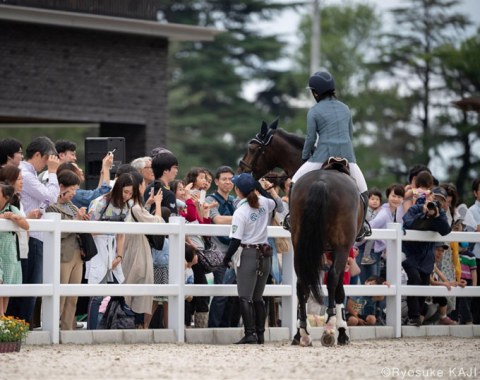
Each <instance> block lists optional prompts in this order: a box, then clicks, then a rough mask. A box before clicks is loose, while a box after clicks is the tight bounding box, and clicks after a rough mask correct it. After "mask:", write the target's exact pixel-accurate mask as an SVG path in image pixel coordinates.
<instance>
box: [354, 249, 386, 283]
mask: <svg viewBox="0 0 480 380" xmlns="http://www.w3.org/2000/svg"><path fill="white" fill-rule="evenodd" d="M381 255H382V252H374V251H371V253H370V256H371V257H372V259H373V260H375V263H374V264H371V265H360V268H361V272H360V281H361V283H362V284H365V281H366V280H367V278H369V277H371V276H380V256H381ZM359 256H360V255H359Z"/></svg>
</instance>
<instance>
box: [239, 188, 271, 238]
mask: <svg viewBox="0 0 480 380" xmlns="http://www.w3.org/2000/svg"><path fill="white" fill-rule="evenodd" d="M258 199H259V204H260V207H259V208H258V209H257V208H252V207H250V205H249V204H248V202H247V200H246V199H242V200H241V201H240V202H239V203H238V206H237V209H236V210H235V213H234V214H233V217H232V227H231V228H230V238H235V239H238V240H240V241H241V242H242V244H263V243H266V242H267V239H268V232H267V226H268V223H269V221H270V213H271V212H272V211H273V210H274V209H275V206H276V204H275V201H274V200H273V199H268V198H265V197H263V196H259V197H258Z"/></svg>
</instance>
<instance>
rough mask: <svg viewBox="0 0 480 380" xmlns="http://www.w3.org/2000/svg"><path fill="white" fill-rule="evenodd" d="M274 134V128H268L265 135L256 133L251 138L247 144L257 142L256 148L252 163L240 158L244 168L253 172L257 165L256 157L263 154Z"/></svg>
mask: <svg viewBox="0 0 480 380" xmlns="http://www.w3.org/2000/svg"><path fill="white" fill-rule="evenodd" d="M274 134H275V130H270V131H269V132H268V133H267V134H266V135H263V136H262V134H260V133H257V134H256V135H255V137H254V138H253V139H251V140H250V141H249V142H248V144H249V145H250V144H251V143H256V144H258V147H257V149H256V150H255V153H254V155H253V158H252V163H251V164H248V163H246V162H245V161H244V160H243V159H241V160H240V165H241V166H244V167H245V168H247V169H249V170H250V173H255V167H256V165H257V161H258V158H259V157H260V156H261V155H264V154H265V149H266V148H267V146H269V145H270V143H271V142H272V139H273V135H274Z"/></svg>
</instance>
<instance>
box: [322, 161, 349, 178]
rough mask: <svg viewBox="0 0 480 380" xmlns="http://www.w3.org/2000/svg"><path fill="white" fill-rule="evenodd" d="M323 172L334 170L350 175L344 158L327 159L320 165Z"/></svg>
mask: <svg viewBox="0 0 480 380" xmlns="http://www.w3.org/2000/svg"><path fill="white" fill-rule="evenodd" d="M322 169H323V170H336V171H339V172H340V173H345V174H347V175H350V166H349V164H348V160H347V159H346V158H344V157H333V156H332V157H329V158H328V160H327V161H325V162H324V163H323V165H322Z"/></svg>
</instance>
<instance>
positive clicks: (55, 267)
mask: <svg viewBox="0 0 480 380" xmlns="http://www.w3.org/2000/svg"><path fill="white" fill-rule="evenodd" d="M29 222H30V230H31V231H44V254H43V263H44V265H43V284H22V285H0V296H11V297H14V296H17V297H26V296H36V297H43V306H42V307H43V313H42V329H43V331H48V332H49V333H50V336H51V342H52V343H59V337H60V331H59V323H58V321H59V319H60V315H59V314H60V306H59V305H60V297H61V296H103V295H111V296H123V295H157V296H158V295H162V296H168V302H169V307H168V321H169V322H168V323H169V326H168V328H170V329H173V330H174V331H175V333H176V338H177V341H178V342H183V341H184V338H185V327H184V297H185V296H187V295H192V296H234V295H237V290H236V285H186V284H185V283H184V278H185V277H184V270H185V265H184V264H185V261H184V260H185V259H184V257H185V252H184V249H185V248H184V242H185V235H189V234H190V235H206V236H222V235H228V232H229V228H230V227H229V226H227V225H223V226H222V225H198V224H185V223H184V220H183V219H182V218H178V217H172V218H170V223H168V224H155V223H118V222H101V223H99V222H80V221H62V220H61V219H60V215H59V214H53V213H47V214H45V216H44V219H42V220H29ZM15 229H16V227H15V226H14V225H13V223H12V222H10V221H5V220H2V221H0V231H12V230H15ZM62 232H90V233H106V232H117V233H126V234H135V233H143V234H144V233H148V234H165V235H169V240H170V256H169V284H168V285H126V284H122V285H118V284H117V285H105V284H102V285H88V284H79V285H69V284H60V236H61V235H60V234H61V233H62ZM268 233H269V236H271V237H289V236H290V234H289V232H287V231H285V230H283V229H282V228H281V227H269V231H268ZM370 239H384V240H386V241H387V251H388V257H387V281H389V282H390V284H391V286H390V287H387V286H385V285H369V286H365V285H347V286H345V291H346V294H347V295H355V296H359V295H383V296H386V297H387V325H389V326H392V327H393V328H394V334H395V336H396V337H400V336H401V297H402V296H406V295H415V296H420V295H429V296H448V295H450V296H460V297H462V296H463V297H480V287H478V286H477V287H466V288H459V287H457V288H452V290H450V291H448V290H447V288H446V287H433V286H406V285H401V245H402V240H410V241H467V242H479V241H480V234H478V233H469V232H453V233H451V234H449V235H448V236H444V237H442V236H440V235H439V234H437V233H433V232H418V231H408V232H407V233H406V234H404V231H403V230H402V229H401V226H400V224H396V223H392V224H390V225H389V226H388V229H385V230H374V231H373V235H372V236H371V237H370ZM282 261H283V268H282V275H283V284H282V285H267V287H266V289H265V293H264V294H265V296H279V297H281V298H282V315H281V320H282V326H284V327H288V328H289V329H290V335H291V336H292V337H293V335H294V334H295V332H296V315H297V298H296V286H295V283H296V276H295V273H294V269H293V254H292V252H290V253H288V254H284V255H283V260H282ZM324 292H325V294H326V293H327V291H326V288H325V287H324Z"/></svg>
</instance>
